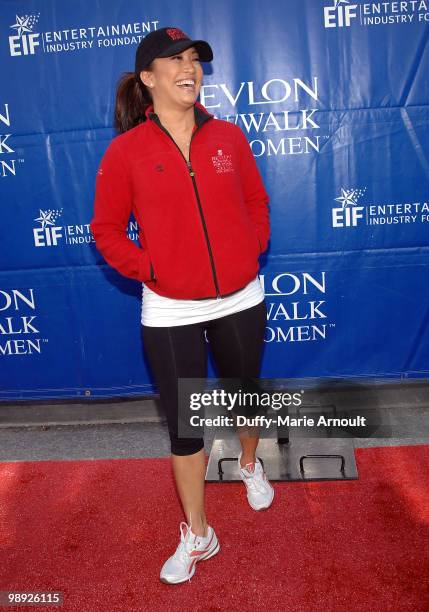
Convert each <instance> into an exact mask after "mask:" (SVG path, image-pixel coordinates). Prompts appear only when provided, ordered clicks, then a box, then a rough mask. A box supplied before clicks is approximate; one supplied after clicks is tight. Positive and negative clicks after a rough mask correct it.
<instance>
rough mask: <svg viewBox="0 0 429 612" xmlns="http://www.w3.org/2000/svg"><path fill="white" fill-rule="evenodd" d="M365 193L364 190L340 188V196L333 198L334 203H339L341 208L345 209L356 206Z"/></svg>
mask: <svg viewBox="0 0 429 612" xmlns="http://www.w3.org/2000/svg"><path fill="white" fill-rule="evenodd" d="M365 191H366V187H365V189H349V190H347V189H343V187H341V196H340V197H339V198H335V201H336V202H341V208H343V209H344V208H347V206H357V203H358V201H359V200H360V198H361V197H362V196H363V194H364V193H365Z"/></svg>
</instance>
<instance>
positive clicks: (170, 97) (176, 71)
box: [140, 47, 203, 109]
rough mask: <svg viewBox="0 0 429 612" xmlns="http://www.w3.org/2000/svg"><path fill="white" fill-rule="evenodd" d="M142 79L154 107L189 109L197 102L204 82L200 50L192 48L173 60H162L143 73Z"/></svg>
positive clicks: (172, 57) (158, 60) (170, 58)
mask: <svg viewBox="0 0 429 612" xmlns="http://www.w3.org/2000/svg"><path fill="white" fill-rule="evenodd" d="M140 78H141V80H142V81H143V83H144V84H145V85H146V86H147V87H148V88H149V91H150V92H151V94H152V98H153V102H154V106H155V107H157V106H162V107H164V108H165V107H169V108H177V109H187V108H189V107H190V106H193V104H194V103H195V101H196V99H197V97H198V94H199V93H200V88H201V84H202V80H203V69H202V67H201V64H200V61H199V58H198V51H197V50H196V49H195V47H190V48H189V49H185V51H182V52H181V53H178V54H177V55H172V56H171V57H159V58H157V59H155V60H153V62H152V64H151V69H150V70H142V72H141V73H140Z"/></svg>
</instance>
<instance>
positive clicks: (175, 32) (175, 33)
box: [167, 28, 189, 40]
mask: <svg viewBox="0 0 429 612" xmlns="http://www.w3.org/2000/svg"><path fill="white" fill-rule="evenodd" d="M167 34H168V35H169V37H170V38H171V39H172V40H182V39H183V38H189V36H186V34H185V32H182V30H179V28H167Z"/></svg>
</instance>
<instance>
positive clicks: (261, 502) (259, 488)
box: [238, 453, 274, 510]
mask: <svg viewBox="0 0 429 612" xmlns="http://www.w3.org/2000/svg"><path fill="white" fill-rule="evenodd" d="M241 455H242V453H240V454H239V456H238V469H239V471H240V476H241V479H242V481H243V482H244V484H245V485H246V489H247V499H248V501H249V504H250V506H251V507H252V508H253V509H254V510H264V509H265V508H269V507H270V506H271V503H272V501H273V498H274V489H273V487H272V486H271V484H270V481H269V480H268V478H267V475H266V474H265V472H264V469H263V467H262V464H261V462H260V461H259V459H258V458H257V457H256V462H255V464H254V465H255V467H254V470H253V472H250V471H249V470H248V469H247V466H248V465H251V464H250V463H248V464H247V465H246V466H245V467H244V468H243V467H241V464H240V459H241Z"/></svg>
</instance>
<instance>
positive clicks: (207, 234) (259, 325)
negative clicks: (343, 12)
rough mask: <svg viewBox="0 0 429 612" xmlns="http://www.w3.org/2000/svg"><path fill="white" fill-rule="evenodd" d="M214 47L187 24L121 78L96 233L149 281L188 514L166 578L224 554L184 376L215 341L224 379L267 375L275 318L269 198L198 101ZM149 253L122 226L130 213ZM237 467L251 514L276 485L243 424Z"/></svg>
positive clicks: (238, 135) (157, 361) (243, 150)
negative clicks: (268, 275) (182, 389)
mask: <svg viewBox="0 0 429 612" xmlns="http://www.w3.org/2000/svg"><path fill="white" fill-rule="evenodd" d="M212 59H213V54H212V50H211V48H210V46H209V44H208V43H207V42H205V41H201V40H191V39H190V38H189V37H188V36H187V35H186V34H184V33H183V32H182V31H181V30H179V29H178V28H172V27H171V28H162V29H160V30H157V31H154V32H152V33H150V34H149V35H148V36H146V37H145V38H144V39H143V40H142V41H141V43H140V44H139V46H138V49H137V52H136V60H135V72H134V73H128V74H125V75H124V77H123V78H122V80H121V81H120V83H119V86H118V92H117V100H116V113H115V122H116V128H117V129H118V131H119V132H121V134H120V135H118V136H117V137H116V138H114V139H113V141H112V142H111V143H110V145H109V147H108V148H107V150H106V152H105V154H104V157H103V159H102V161H101V163H100V167H99V170H98V173H97V181H96V195H95V210H94V217H93V220H92V222H91V230H92V232H93V235H94V238H95V240H96V245H97V248H98V249H99V251H100V252H101V253H102V254H103V256H104V258H105V259H106V261H107V262H108V263H109V264H110V265H111V266H113V267H114V268H115V269H116V270H117V271H118V272H120V273H121V274H123V275H125V276H127V277H130V278H134V279H136V280H138V281H141V282H142V283H143V305H142V327H141V329H142V336H143V341H144V345H145V349H146V352H147V356H148V359H149V364H150V367H151V370H152V373H153V375H154V378H155V381H156V383H157V386H158V389H159V392H160V397H161V403H162V405H163V408H164V410H165V411H166V414H167V422H168V429H169V435H170V440H171V453H172V466H173V472H174V477H175V481H176V485H177V489H178V493H179V496H180V499H181V503H182V506H183V510H184V514H185V516H186V519H187V520H186V523H185V522H182V523H181V524H180V531H181V541H180V543H179V546H178V547H177V550H176V552H175V553H174V555H173V556H172V557H170V558H169V559H168V560H167V561H166V562H165V563H164V566H163V567H162V569H161V575H160V578H161V580H162V581H163V582H167V583H170V584H177V583H180V582H184V581H186V580H188V579H190V578H191V576H193V574H194V572H195V566H196V562H197V561H199V560H202V559H208V558H210V557H211V556H213V555H215V554H216V553H217V552H218V551H219V542H218V540H217V537H216V534H215V532H214V530H213V528H212V527H211V526H210V525H209V524H208V523H207V519H206V514H205V509H204V480H205V468H206V462H205V455H204V441H203V440H202V439H190V438H181V437H180V436H179V431H178V418H177V410H178V408H177V406H178V394H177V384H178V378H204V377H206V375H207V371H206V370H207V354H206V351H207V348H206V347H207V342H206V338H205V334H206V336H207V340H208V343H209V346H210V349H211V351H212V355H213V358H214V361H215V365H216V369H217V372H218V375H219V376H221V377H258V376H259V368H260V361H261V354H262V347H263V338H264V331H265V325H266V306H265V301H264V293H263V290H262V287H261V284H260V282H259V279H258V276H257V273H258V269H259V264H258V257H259V255H260V253H261V252H262V251H264V250H265V249H266V247H267V243H268V239H269V217H268V197H267V194H266V192H265V189H264V186H263V183H262V180H261V177H260V174H259V171H258V169H257V166H256V163H255V160H254V157H253V155H252V152H251V150H250V147H249V144H248V142H247V140H246V138H245V136H244V134H243V133H242V131H241V130H240V128H238V127H237V126H235V125H233V124H231V123H228V122H226V121H222V120H218V119H214V117H213V116H212V115H211V114H210V113H208V112H207V110H206V109H205V108H204V107H203V106H202V105H201V104H200V103H198V102H197V101H196V100H197V97H198V94H199V91H200V87H201V84H202V77H203V71H202V67H201V64H200V62H201V61H211V60H212ZM131 212H133V214H134V216H135V218H136V220H137V222H138V224H139V227H140V228H141V229H140V233H139V241H140V244H141V247H142V248H139V247H138V246H137V245H135V244H134V243H133V242H132V241H131V240H129V239H128V237H127V235H126V228H127V225H128V221H129V217H130V213H131ZM238 433H239V437H240V443H241V447H242V451H241V453H240V456H239V458H238V466H237V469H238V470H239V473H240V476H241V478H242V479H243V481H244V483H245V485H246V488H247V497H248V501H249V503H250V505H251V506H252V508H254V509H255V510H260V509H262V508H268V507H269V506H270V504H271V502H272V499H273V496H274V491H273V488H272V486H271V485H270V483H269V482H268V479H267V477H266V475H265V473H264V471H263V468H262V465H261V463H260V461H259V460H258V459H257V458H256V457H255V451H256V447H257V444H258V437H257V436H252V435H249V432H248V431H247V430H244V429H243V430H240V431H239V432H238Z"/></svg>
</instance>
